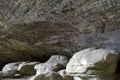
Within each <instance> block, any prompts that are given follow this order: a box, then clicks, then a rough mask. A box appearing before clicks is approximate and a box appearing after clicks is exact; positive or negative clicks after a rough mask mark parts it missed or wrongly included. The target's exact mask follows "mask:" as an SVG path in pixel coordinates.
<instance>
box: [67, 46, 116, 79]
mask: <svg viewBox="0 0 120 80" xmlns="http://www.w3.org/2000/svg"><path fill="white" fill-rule="evenodd" d="M117 61H118V55H117V53H116V52H115V51H114V50H109V49H94V48H89V49H85V50H82V51H80V52H77V53H75V54H74V55H73V57H72V58H71V59H70V61H69V62H68V64H67V66H66V72H67V73H69V74H71V75H72V76H81V77H87V76H90V77H91V76H101V75H102V76H106V75H112V74H114V73H115V71H116V66H117Z"/></svg>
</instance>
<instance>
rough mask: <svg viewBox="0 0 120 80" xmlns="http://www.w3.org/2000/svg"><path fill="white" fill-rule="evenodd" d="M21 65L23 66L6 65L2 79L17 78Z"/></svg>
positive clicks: (16, 64)
mask: <svg viewBox="0 0 120 80" xmlns="http://www.w3.org/2000/svg"><path fill="white" fill-rule="evenodd" d="M19 64H21V62H14V63H9V64H6V65H5V66H4V67H3V69H2V77H15V75H16V74H17V72H18V66H19Z"/></svg>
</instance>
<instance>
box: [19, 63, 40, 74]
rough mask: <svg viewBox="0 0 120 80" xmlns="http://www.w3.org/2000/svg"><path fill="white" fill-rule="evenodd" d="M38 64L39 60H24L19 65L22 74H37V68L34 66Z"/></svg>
mask: <svg viewBox="0 0 120 80" xmlns="http://www.w3.org/2000/svg"><path fill="white" fill-rule="evenodd" d="M36 64H38V62H22V63H21V64H20V65H19V68H18V71H19V73H20V74H22V75H34V74H36V70H35V69H34V66H35V65H36Z"/></svg>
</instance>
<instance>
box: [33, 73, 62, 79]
mask: <svg viewBox="0 0 120 80" xmlns="http://www.w3.org/2000/svg"><path fill="white" fill-rule="evenodd" d="M32 80H63V78H62V76H60V75H59V74H58V73H55V72H51V73H47V74H39V75H36V76H35V77H34V78H33V79H32Z"/></svg>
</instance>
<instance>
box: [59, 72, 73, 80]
mask: <svg viewBox="0 0 120 80" xmlns="http://www.w3.org/2000/svg"><path fill="white" fill-rule="evenodd" d="M58 74H60V75H61V76H62V77H63V79H64V80H73V77H72V76H70V75H69V74H68V73H66V71H65V70H60V71H58Z"/></svg>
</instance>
